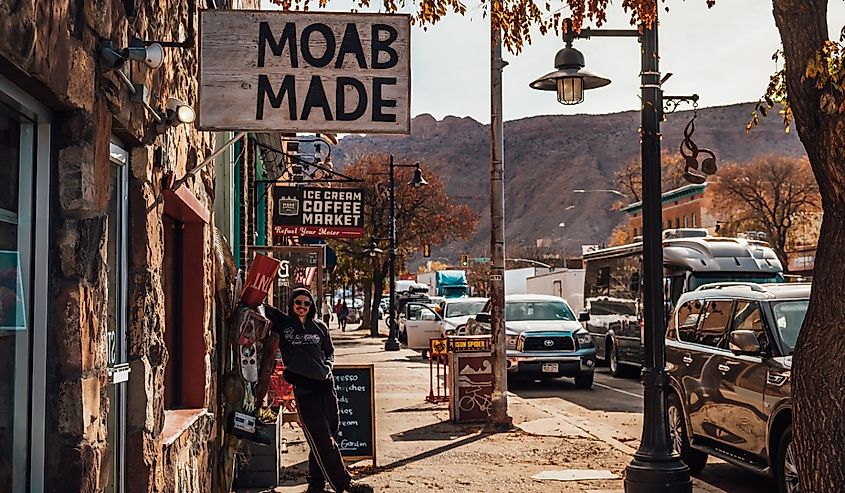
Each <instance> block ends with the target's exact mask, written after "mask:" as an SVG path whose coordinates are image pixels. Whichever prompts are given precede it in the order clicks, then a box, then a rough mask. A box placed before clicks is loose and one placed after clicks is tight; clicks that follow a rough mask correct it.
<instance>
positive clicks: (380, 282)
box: [370, 269, 384, 337]
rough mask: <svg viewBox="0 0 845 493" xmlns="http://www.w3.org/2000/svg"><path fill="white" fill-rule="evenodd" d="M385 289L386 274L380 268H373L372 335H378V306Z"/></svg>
mask: <svg viewBox="0 0 845 493" xmlns="http://www.w3.org/2000/svg"><path fill="white" fill-rule="evenodd" d="M383 289H384V276H382V275H381V272H378V269H373V301H372V304H371V307H372V308H371V309H370V336H372V337H378V336H379V332H378V324H379V319H378V306H379V304H380V303H381V292H382V290H383Z"/></svg>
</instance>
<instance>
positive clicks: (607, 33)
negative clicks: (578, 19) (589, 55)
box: [574, 27, 642, 39]
mask: <svg viewBox="0 0 845 493" xmlns="http://www.w3.org/2000/svg"><path fill="white" fill-rule="evenodd" d="M641 35H642V33H641V32H640V31H639V30H637V29H592V28H589V27H585V28H584V29H581V32H579V33H575V35H574V37H576V38H578V39H590V38H599V37H605V38H618V37H630V38H639V37H640V36H641Z"/></svg>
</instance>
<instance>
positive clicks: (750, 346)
mask: <svg viewBox="0 0 845 493" xmlns="http://www.w3.org/2000/svg"><path fill="white" fill-rule="evenodd" d="M728 347H729V348H730V350H731V352H733V353H734V354H737V355H741V354H749V355H757V354H760V341H759V340H757V335H755V334H754V332H752V331H750V330H734V331H733V332H731V337H730V341H729V342H728Z"/></svg>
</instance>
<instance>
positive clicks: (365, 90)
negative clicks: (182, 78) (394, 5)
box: [198, 10, 411, 134]
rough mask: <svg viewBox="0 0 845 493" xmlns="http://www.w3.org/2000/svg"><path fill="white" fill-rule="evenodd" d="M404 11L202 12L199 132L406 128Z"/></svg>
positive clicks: (397, 130) (407, 77)
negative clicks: (394, 12) (376, 12)
mask: <svg viewBox="0 0 845 493" xmlns="http://www.w3.org/2000/svg"><path fill="white" fill-rule="evenodd" d="M410 31H411V27H410V17H409V16H407V15H396V14H393V15H382V14H341V13H325V12H322V13H314V12H280V11H244V10H233V11H226V10H203V11H202V12H201V14H200V49H199V72H200V75H199V82H200V90H199V108H198V115H199V117H198V126H199V128H200V129H201V130H256V131H273V130H277V131H285V132H335V133H394V134H402V133H410V129H411V120H410V102H411V97H410V95H411V83H410V80H411V51H410V41H411V36H410Z"/></svg>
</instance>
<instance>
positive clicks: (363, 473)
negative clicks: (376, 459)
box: [356, 433, 490, 477]
mask: <svg viewBox="0 0 845 493" xmlns="http://www.w3.org/2000/svg"><path fill="white" fill-rule="evenodd" d="M488 435H490V434H489V433H477V434H475V435H469V436H467V437H464V438H461V439H460V440H456V441H454V442H452V443H448V444H446V445H442V446H440V447H437V448H434V449H431V450H427V451H425V452H421V453H419V454H417V455H413V456H411V457H406V458H404V459H400V460H397V461H394V462H391V463H390V464H385V465H383V466H376V467H373V466H366V467H362V468H360V469H359V468H356V473H357V474H356V477H367V476H372V475H374V474H379V473H382V472H386V471H391V470H393V469H398V468H400V467H404V466H407V465H408V464H412V463H414V462H417V461H420V460H424V459H428V458H429V457H434V456H435V455H439V454H442V453H444V452H448V451H450V450H453V449H456V448H458V447H463V446H464V445H469V444H471V443H474V442H477V441H478V440H481V439H483V438H485V437H487V436H488Z"/></svg>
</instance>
